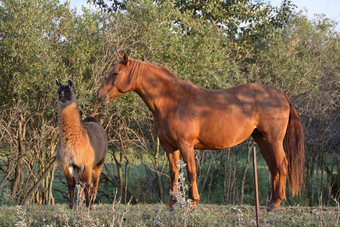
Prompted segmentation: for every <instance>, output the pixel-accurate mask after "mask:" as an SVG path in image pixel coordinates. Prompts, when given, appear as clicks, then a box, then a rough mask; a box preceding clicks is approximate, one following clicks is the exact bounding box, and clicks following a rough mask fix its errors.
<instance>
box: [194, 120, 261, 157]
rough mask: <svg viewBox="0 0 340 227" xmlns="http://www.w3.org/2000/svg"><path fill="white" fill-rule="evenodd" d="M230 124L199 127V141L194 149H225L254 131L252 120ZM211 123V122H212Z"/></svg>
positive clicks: (236, 143) (238, 142) (240, 141)
mask: <svg viewBox="0 0 340 227" xmlns="http://www.w3.org/2000/svg"><path fill="white" fill-rule="evenodd" d="M229 123H230V124H228V125H227V124H219V122H217V124H214V125H211V124H210V125H208V126H207V127H201V133H200V137H199V140H198V141H199V143H197V144H196V145H195V148H196V149H207V150H211V149H226V148H230V147H233V146H236V145H238V144H240V143H242V142H243V141H244V140H246V139H247V138H248V137H249V136H250V135H251V134H252V132H253V131H254V129H255V127H256V126H255V124H253V123H252V122H234V123H231V122H229ZM212 124H213V123H212Z"/></svg>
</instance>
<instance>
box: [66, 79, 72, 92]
mask: <svg viewBox="0 0 340 227" xmlns="http://www.w3.org/2000/svg"><path fill="white" fill-rule="evenodd" d="M67 82H68V86H69V88H70V89H71V90H72V87H73V81H72V80H71V79H68V80H67Z"/></svg>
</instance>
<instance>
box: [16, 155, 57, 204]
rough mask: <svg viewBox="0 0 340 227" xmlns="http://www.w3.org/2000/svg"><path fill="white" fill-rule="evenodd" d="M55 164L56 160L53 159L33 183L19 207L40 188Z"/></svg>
mask: <svg viewBox="0 0 340 227" xmlns="http://www.w3.org/2000/svg"><path fill="white" fill-rule="evenodd" d="M56 162H57V158H56V157H55V158H54V160H53V161H52V162H51V164H50V165H49V166H48V168H47V169H46V170H45V172H44V173H43V175H42V176H41V177H40V179H39V180H38V181H37V183H35V185H33V187H32V188H31V189H30V190H29V192H28V193H27V194H26V196H25V197H24V199H23V200H22V201H21V205H24V204H25V203H26V202H27V201H28V199H29V198H30V197H31V195H32V194H33V192H34V191H35V190H36V189H37V188H38V187H39V186H40V184H41V182H42V181H43V180H44V179H45V178H46V177H47V175H48V174H49V172H50V171H51V170H52V169H53V167H54V165H55V164H56Z"/></svg>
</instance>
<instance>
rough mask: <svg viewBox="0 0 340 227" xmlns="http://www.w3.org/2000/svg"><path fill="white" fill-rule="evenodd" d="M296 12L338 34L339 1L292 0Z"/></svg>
mask: <svg viewBox="0 0 340 227" xmlns="http://www.w3.org/2000/svg"><path fill="white" fill-rule="evenodd" d="M66 1H69V2H70V5H71V8H77V9H78V10H80V9H81V6H82V5H86V6H89V5H88V4H87V0H60V2H66ZM265 1H266V2H270V3H271V4H272V5H274V6H279V5H280V4H281V2H282V0H265ZM292 2H293V4H295V5H296V6H297V7H298V10H304V11H305V10H307V12H305V13H304V14H306V15H307V16H308V17H309V18H310V19H313V18H315V14H325V15H326V17H328V18H330V19H332V20H334V21H336V22H337V23H338V26H337V27H336V31H338V32H340V0H292Z"/></svg>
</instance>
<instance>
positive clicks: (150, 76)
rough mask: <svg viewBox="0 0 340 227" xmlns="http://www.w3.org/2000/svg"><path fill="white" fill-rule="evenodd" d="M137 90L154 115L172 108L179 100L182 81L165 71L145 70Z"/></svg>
mask: <svg viewBox="0 0 340 227" xmlns="http://www.w3.org/2000/svg"><path fill="white" fill-rule="evenodd" d="M138 79H139V80H138V83H137V84H138V85H137V87H136V89H135V91H136V92H137V94H138V95H139V96H140V97H141V98H142V99H143V101H144V102H145V104H146V105H147V106H148V108H149V109H150V111H151V112H152V113H153V114H154V115H159V114H160V115H162V114H163V113H162V112H163V111H167V109H168V108H172V107H173V105H174V103H175V102H176V99H177V94H176V93H177V91H178V89H179V87H180V86H182V85H181V82H182V81H181V80H180V79H179V78H178V77H176V76H173V75H168V72H166V71H164V70H155V69H145V68H144V69H143V72H142V73H141V76H140V77H139V78H138Z"/></svg>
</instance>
